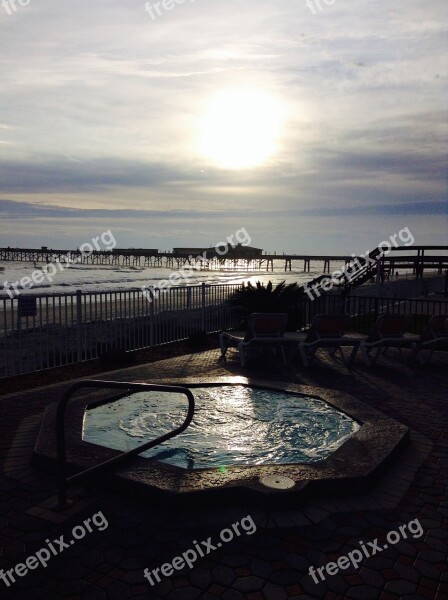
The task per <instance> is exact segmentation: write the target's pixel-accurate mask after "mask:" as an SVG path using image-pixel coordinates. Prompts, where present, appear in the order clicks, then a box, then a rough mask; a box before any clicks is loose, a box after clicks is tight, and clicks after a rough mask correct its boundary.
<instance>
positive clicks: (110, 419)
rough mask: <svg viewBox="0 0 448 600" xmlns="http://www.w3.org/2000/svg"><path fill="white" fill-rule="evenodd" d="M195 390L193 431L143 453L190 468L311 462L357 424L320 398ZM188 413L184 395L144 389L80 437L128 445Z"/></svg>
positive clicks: (93, 418)
mask: <svg viewBox="0 0 448 600" xmlns="http://www.w3.org/2000/svg"><path fill="white" fill-rule="evenodd" d="M192 392H193V394H194V396H195V400H196V410H195V415H194V418H193V421H192V423H191V424H190V426H189V427H188V429H187V430H186V431H184V432H183V433H182V434H180V435H179V436H177V437H175V438H173V439H171V440H168V441H166V442H164V443H163V444H161V445H160V446H158V447H156V448H152V449H151V450H148V451H146V452H144V453H143V454H142V456H151V457H153V458H157V459H158V460H160V461H163V462H167V463H170V464H174V465H177V466H180V467H184V468H188V469H193V468H196V469H197V468H207V467H223V466H226V465H248V464H251V465H261V464H267V463H290V462H313V461H316V460H321V459H323V458H326V457H327V456H328V455H329V454H331V453H332V452H334V451H335V450H336V449H337V448H338V447H339V446H340V445H341V444H342V443H343V442H344V441H345V440H347V439H348V438H349V437H350V435H351V434H352V433H354V432H355V431H357V430H358V429H359V426H358V424H357V423H355V422H354V421H353V420H352V419H350V418H349V417H347V416H346V415H344V414H343V413H340V412H339V411H337V410H336V409H334V408H333V407H331V406H330V405H328V404H326V403H325V402H323V401H322V400H317V399H315V398H308V397H304V396H297V395H295V394H290V393H287V392H279V391H272V390H258V389H253V388H247V387H245V386H240V385H235V386H215V387H207V388H192ZM186 412H187V402H186V398H185V396H184V395H183V394H175V393H174V394H173V393H163V392H140V393H138V394H133V395H131V396H127V397H126V398H122V399H121V400H119V401H118V402H114V403H111V404H105V405H103V406H100V407H97V408H95V409H92V410H89V411H87V413H86V418H85V423H84V432H83V438H84V439H85V440H86V441H89V442H94V443H96V444H99V445H102V446H107V447H110V448H116V449H120V450H127V449H129V448H133V447H135V446H138V445H139V444H143V443H144V442H146V441H148V440H150V439H155V438H157V437H159V436H161V435H163V434H165V433H167V432H169V431H171V430H173V429H175V428H176V427H179V426H180V425H181V424H182V422H183V420H184V419H185V416H186Z"/></svg>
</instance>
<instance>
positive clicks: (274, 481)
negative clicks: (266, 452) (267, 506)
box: [260, 475, 296, 490]
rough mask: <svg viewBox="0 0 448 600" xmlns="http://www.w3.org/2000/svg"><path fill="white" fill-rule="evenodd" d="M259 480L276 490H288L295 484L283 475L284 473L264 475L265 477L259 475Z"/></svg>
mask: <svg viewBox="0 0 448 600" xmlns="http://www.w3.org/2000/svg"><path fill="white" fill-rule="evenodd" d="M260 482H261V483H262V484H263V485H264V486H266V487H269V488H274V489H276V490H289V489H290V488H292V487H294V486H295V484H296V482H295V481H294V480H293V479H290V478H289V477H285V476H284V475H266V477H260Z"/></svg>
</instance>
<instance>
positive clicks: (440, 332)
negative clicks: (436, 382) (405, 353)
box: [411, 315, 448, 365]
mask: <svg viewBox="0 0 448 600" xmlns="http://www.w3.org/2000/svg"><path fill="white" fill-rule="evenodd" d="M443 343H445V344H448V317H447V316H446V315H436V316H434V317H431V319H430V321H429V323H428V325H427V326H426V327H425V329H424V331H423V332H422V334H421V336H420V338H419V339H418V340H417V343H416V346H415V349H414V352H413V354H412V357H411V360H413V359H415V358H417V359H418V361H419V362H420V364H422V365H425V364H427V363H428V362H429V361H430V360H431V356H432V354H433V352H434V350H436V349H437V346H439V345H440V344H443ZM424 350H429V354H427V355H426V358H425V357H424V355H423V351H424Z"/></svg>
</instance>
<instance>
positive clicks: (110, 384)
mask: <svg viewBox="0 0 448 600" xmlns="http://www.w3.org/2000/svg"><path fill="white" fill-rule="evenodd" d="M84 387H92V388H108V389H119V390H126V391H129V392H143V391H145V390H151V391H156V392H179V393H181V394H185V395H186V396H187V398H188V413H187V416H186V417H185V420H184V422H183V423H182V425H181V426H180V427H177V428H176V429H173V431H170V432H169V433H165V434H164V435H162V436H160V437H158V438H157V439H155V440H152V441H150V442H146V444H143V445H142V446H138V447H136V448H132V449H131V450H128V451H127V452H123V453H122V454H120V455H119V456H114V457H113V458H110V459H108V460H106V461H104V462H102V463H101V464H99V465H95V466H93V467H89V468H88V469H85V470H84V471H81V472H80V473H76V474H75V475H72V476H71V477H66V467H67V461H66V447H65V411H66V408H67V404H68V401H69V400H70V398H71V396H72V395H73V394H74V392H76V391H77V390H79V389H81V388H84ZM112 402H113V400H112ZM193 415H194V396H193V394H192V392H191V391H190V390H189V389H188V388H186V387H183V386H178V385H157V384H153V383H130V382H125V381H106V380H100V379H83V380H82V381H78V382H76V383H74V384H73V385H72V386H70V387H69V388H68V390H66V391H65V392H64V394H63V396H62V398H61V399H60V401H59V404H58V407H57V411H56V442H57V457H58V502H59V505H60V506H65V505H66V504H67V485H68V484H69V483H72V482H73V481H75V480H78V479H82V478H84V477H86V476H89V475H91V474H92V473H94V472H97V471H100V470H104V469H105V468H108V467H110V466H112V465H116V464H118V463H120V462H123V461H124V460H127V459H128V458H130V457H131V456H134V455H136V454H140V453H141V452H144V451H145V450H148V449H149V448H153V447H154V446H157V445H158V444H161V443H162V442H165V441H166V440H169V439H171V438H173V437H175V436H176V435H179V434H180V433H182V432H183V431H184V430H185V429H186V428H187V427H188V426H189V424H190V423H191V420H192V419H193Z"/></svg>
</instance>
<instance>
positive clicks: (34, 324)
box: [0, 284, 241, 378]
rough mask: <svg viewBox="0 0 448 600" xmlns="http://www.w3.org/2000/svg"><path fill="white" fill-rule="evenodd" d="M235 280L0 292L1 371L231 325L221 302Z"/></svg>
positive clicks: (47, 364)
mask: <svg viewBox="0 0 448 600" xmlns="http://www.w3.org/2000/svg"><path fill="white" fill-rule="evenodd" d="M240 287H241V286H240V285H229V284H227V285H206V284H202V285H199V286H188V287H187V286H183V287H171V288H168V289H166V290H164V291H163V293H162V292H159V293H155V292H154V290H153V289H152V288H148V290H147V291H146V292H143V291H142V290H141V289H132V290H126V291H117V292H81V291H77V292H75V293H72V294H46V295H31V294H26V295H25V294H22V295H20V296H18V297H14V298H2V299H0V378H2V377H9V376H11V375H18V374H21V373H28V372H30V371H40V370H43V369H49V368H52V367H56V366H61V365H68V364H72V363H76V362H81V361H85V360H90V359H94V358H98V357H100V356H101V354H103V353H105V352H106V351H108V350H111V349H117V350H124V351H130V350H140V349H143V348H149V347H151V346H157V345H161V344H166V343H169V342H175V341H179V340H183V339H186V338H188V337H189V336H190V335H192V334H194V333H196V332H200V331H205V332H207V333H212V332H214V331H220V330H222V329H229V328H232V327H234V325H235V323H236V321H235V317H234V315H233V314H232V311H231V310H230V308H229V307H228V306H227V305H226V304H225V301H226V300H227V298H228V297H229V295H231V294H232V293H233V292H235V291H236V290H237V289H239V288H240Z"/></svg>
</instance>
